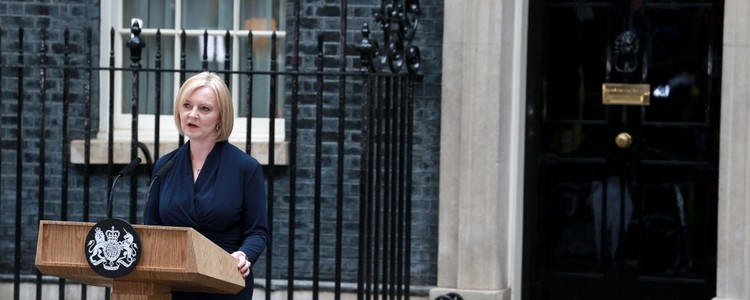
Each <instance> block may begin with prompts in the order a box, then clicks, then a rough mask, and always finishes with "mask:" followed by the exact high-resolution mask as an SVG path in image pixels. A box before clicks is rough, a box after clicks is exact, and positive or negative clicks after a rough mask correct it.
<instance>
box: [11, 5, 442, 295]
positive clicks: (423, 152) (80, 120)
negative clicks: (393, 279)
mask: <svg viewBox="0 0 750 300" xmlns="http://www.w3.org/2000/svg"><path fill="white" fill-rule="evenodd" d="M301 2H302V3H301V19H300V28H301V33H300V69H301V70H302V71H309V70H312V69H314V68H315V66H316V61H317V60H316V56H317V40H316V39H317V36H318V35H319V34H321V33H322V34H323V36H324V38H325V53H326V67H327V69H328V70H331V71H336V70H338V58H339V55H340V51H345V53H346V57H347V58H346V62H347V70H349V71H351V70H355V69H357V68H359V63H358V53H357V51H356V49H355V45H356V44H357V42H359V40H360V39H361V33H360V29H361V27H362V24H363V23H369V24H370V28H371V30H373V31H374V34H373V38H375V39H377V38H379V37H380V35H378V33H377V31H378V26H377V25H376V24H375V22H374V20H373V18H372V13H373V12H374V11H375V9H376V8H377V7H378V6H379V1H375V0H351V1H348V5H349V7H348V11H346V12H345V13H346V15H347V23H348V25H347V33H346V39H347V47H346V48H345V49H341V48H340V47H339V40H340V38H339V32H340V23H339V22H340V16H341V13H342V11H341V8H340V3H339V1H336V0H329V1H324V2H323V3H321V1H311V0H306V1H301ZM420 5H421V6H420V7H421V11H422V15H421V17H420V27H419V29H418V32H417V35H416V40H415V41H414V44H415V45H418V46H419V47H420V50H421V54H422V71H421V73H422V74H423V75H424V77H423V79H422V81H421V82H420V83H418V84H417V85H416V90H415V96H416V99H415V112H414V130H415V134H414V143H415V144H414V153H415V156H414V162H413V167H414V182H413V186H412V190H413V197H412V199H413V201H414V204H413V213H412V218H413V229H412V234H413V240H412V247H411V251H412V258H411V261H412V264H411V266H410V268H411V273H412V281H411V282H412V284H416V285H434V284H435V283H436V281H437V265H436V262H437V221H438V220H437V215H438V211H437V210H438V161H439V124H440V81H441V75H440V71H441V67H440V66H441V56H442V24H443V21H442V15H443V1H442V0H427V1H420ZM293 8H294V7H293V5H292V3H289V4H288V7H287V13H288V14H289V16H288V17H287V26H291V25H292V24H293V22H292V21H291V20H292V18H293V16H292V13H293ZM98 26H99V2H98V1H94V0H80V1H65V2H27V1H4V2H0V30H1V32H2V35H1V36H0V38H2V40H0V51H1V52H2V63H3V64H4V65H9V64H10V65H12V64H15V63H17V61H18V51H19V46H18V45H19V39H18V35H19V28H21V27H23V28H24V31H25V32H24V41H23V51H24V53H25V55H24V59H25V61H26V62H31V61H33V62H37V61H38V60H39V59H40V58H39V57H40V55H39V52H40V35H41V32H42V29H43V28H49V29H47V40H46V43H47V53H48V55H49V56H50V57H49V60H50V61H54V62H56V63H60V62H62V60H63V59H64V58H63V56H62V53H63V52H64V47H63V38H64V34H63V30H64V28H66V27H67V28H70V29H71V31H70V40H71V41H72V43H71V48H70V51H71V52H72V53H75V54H76V56H74V57H73V58H72V60H73V64H81V65H85V64H86V61H85V60H86V57H85V56H83V55H82V54H85V52H86V51H88V50H87V49H86V43H85V41H86V31H85V30H83V28H91V29H92V33H93V40H92V46H93V49H98V47H99V45H100V42H99V33H98V30H99V27H98ZM287 31H288V32H291V28H288V29H287ZM291 42H292V39H288V40H287V44H286V50H287V64H288V67H290V66H291V62H292V59H291V56H290V55H291V54H290V53H291V50H292V47H291ZM107 43H108V42H106V41H102V42H101V44H105V45H106V44H107ZM92 54H93V57H92V59H93V64H94V65H97V64H98V59H99V58H98V55H99V54H100V53H99V51H98V50H94V51H93V53H92ZM101 54H102V55H107V54H108V53H106V52H102V53H101ZM1 72H2V74H3V75H2V81H1V82H0V87H2V91H1V92H2V99H0V101H2V102H0V113H1V114H2V131H1V132H0V138H1V139H2V140H1V141H0V144H1V145H2V157H0V159H2V161H0V167H1V168H2V169H0V172H1V173H2V180H0V273H2V274H1V275H8V274H11V273H12V270H13V266H14V251H15V243H14V239H15V231H16V226H15V220H16V208H17V205H16V203H17V201H16V200H17V193H16V185H17V183H18V179H17V178H16V167H17V165H16V160H17V151H16V147H17V144H16V141H17V140H18V134H17V133H16V126H17V121H18V118H17V115H16V114H17V111H18V106H17V98H18V92H17V86H18V84H17V82H16V79H15V78H16V77H15V73H14V72H15V71H14V70H11V69H9V68H5V69H3V70H1ZM40 72H41V69H28V70H27V71H26V73H25V74H24V76H25V77H24V78H25V79H24V84H23V86H24V93H25V95H26V96H25V98H24V100H23V105H24V113H23V115H22V120H23V128H24V129H23V145H22V146H23V149H24V150H23V153H22V155H21V157H22V161H23V162H22V163H23V168H22V173H23V176H22V181H21V182H20V184H21V185H22V190H21V197H20V202H21V203H22V219H21V222H22V228H21V232H22V235H21V237H22V247H21V249H22V250H21V252H22V262H21V269H22V272H23V273H24V274H33V270H34V267H33V255H34V251H35V247H36V227H37V222H38V219H39V210H38V208H39V203H38V200H39V199H41V198H42V197H41V196H40V193H39V190H40V185H39V180H40V173H41V169H40V167H41V164H40V161H42V159H41V157H40V154H39V148H40V145H41V139H40V137H41V134H40V133H39V132H40V128H41V126H40V125H41V124H42V122H44V123H43V124H44V125H45V127H46V130H45V139H44V141H45V151H44V154H43V156H44V161H45V164H44V166H45V170H44V172H43V174H44V181H45V185H44V187H43V188H42V189H43V190H44V194H43V195H44V197H43V199H44V211H43V216H44V218H47V219H67V220H85V217H84V215H83V214H84V207H83V205H82V202H81V201H82V199H83V198H84V189H83V186H84V185H83V182H84V180H85V176H84V175H85V174H89V176H90V177H89V178H90V180H91V181H90V182H91V192H90V194H89V195H90V197H91V198H90V200H91V205H90V206H89V207H88V210H89V218H88V219H89V220H92V221H96V220H99V219H101V218H103V217H104V211H105V201H106V198H107V195H106V190H107V188H108V185H109V184H108V180H107V175H106V174H107V169H106V167H104V166H97V167H93V168H91V169H90V170H84V169H83V168H82V166H78V165H75V166H71V167H70V177H69V179H68V184H67V189H68V191H67V195H68V199H69V204H68V205H67V206H66V216H63V215H62V214H63V212H64V211H63V209H62V208H61V199H63V197H62V194H63V183H62V176H61V175H60V174H62V170H63V166H62V155H63V153H62V149H63V148H62V145H61V141H62V134H61V131H60V130H59V128H60V126H61V124H62V119H63V117H62V100H61V99H62V96H61V95H62V92H63V83H62V82H61V79H60V78H62V70H60V69H48V70H45V72H46V73H47V76H48V77H47V80H46V81H45V82H44V84H45V86H46V87H48V89H47V92H46V99H47V103H46V113H47V116H45V118H43V119H42V118H39V116H40V113H41V110H42V109H41V104H40V102H41V100H40V99H41V98H40V97H41V94H40V92H39V87H40V84H41V83H40V80H39V78H40V76H39V74H40ZM74 72H77V71H74ZM72 75H74V77H75V78H79V79H75V80H74V81H72V82H71V83H69V84H68V87H70V94H71V96H70V99H71V100H70V118H69V119H68V121H69V124H70V125H69V126H70V129H69V138H70V139H82V138H83V136H84V115H85V110H84V106H83V104H84V100H85V96H84V95H85V89H86V82H85V81H84V80H83V79H80V78H82V77H83V74H78V73H73V74H72ZM93 82H94V86H92V87H91V88H92V89H93V90H92V92H93V94H92V95H93V97H92V99H91V101H92V104H93V106H92V116H93V117H94V120H93V123H92V124H91V126H92V128H93V129H94V130H96V128H98V121H99V120H98V105H97V103H98V102H99V101H100V100H99V95H98V92H97V88H98V78H97V77H96V75H95V76H94V78H93ZM286 83H287V84H289V83H290V81H289V79H288V78H287V81H286ZM314 87H315V84H314V79H313V78H302V79H301V80H300V89H301V90H300V106H299V118H298V123H299V126H300V129H299V131H298V143H299V146H298V147H299V148H298V151H299V155H298V164H297V168H298V169H297V185H296V186H295V188H294V189H295V192H296V195H297V208H296V215H297V219H296V220H295V224H296V227H295V228H296V233H295V237H294V239H295V242H296V245H295V252H294V253H295V264H294V265H295V269H294V272H295V276H296V277H297V278H300V279H305V278H311V277H312V247H311V244H312V223H313V222H312V220H313V219H312V218H313V201H312V199H313V195H314V168H313V167H314V157H313V153H314V151H313V149H314V148H313V147H314V141H315V132H314V125H315V121H314V120H315V118H314V113H315V106H314V104H315V102H314V101H315V97H314ZM324 89H325V90H326V91H327V92H330V93H331V94H330V95H329V96H327V97H326V98H325V99H324V101H325V104H324V111H325V112H326V115H335V110H337V109H338V97H337V93H338V89H339V85H338V77H326V84H325V88H324ZM289 90H291V89H290V88H287V91H289ZM361 90H362V88H361V85H360V83H359V82H358V81H356V80H354V79H352V78H351V77H350V78H347V84H346V91H347V92H346V93H347V94H353V95H357V94H360V93H361ZM288 96H290V95H288ZM103 98H105V97H103ZM359 101H360V100H358V99H356V97H354V98H352V97H347V110H346V120H347V123H346V126H347V132H346V135H345V139H346V141H347V142H349V143H351V144H353V145H358V144H359V138H360V137H359V129H360V125H361V124H360V122H359V118H361V106H360V105H359V104H360V102H359ZM288 103H289V100H287V106H286V109H285V110H286V111H285V114H286V117H287V129H289V128H290V120H289V116H291V108H290V106H289V104H288ZM323 130H324V136H325V137H326V140H328V141H330V140H334V141H335V138H336V135H337V131H338V120H337V119H333V118H326V119H325V120H324V123H323ZM290 135H291V133H290V132H287V137H289V136H290ZM336 152H337V149H336V145H335V144H334V143H330V142H326V143H325V144H324V149H323V156H324V157H323V185H322V195H323V204H322V205H323V211H324V213H323V216H322V222H323V224H322V229H323V230H322V232H323V235H322V238H323V245H322V247H321V251H322V256H323V257H326V258H325V259H323V261H322V262H321V268H322V269H321V272H322V273H321V279H322V280H332V279H333V271H334V270H333V267H334V261H333V259H332V258H328V257H333V255H332V253H333V251H334V249H333V246H334V242H333V241H334V236H333V233H334V232H335V227H334V224H335V215H334V214H333V213H332V211H333V210H334V209H335V200H336V196H335V195H336V193H335V192H336V188H335V185H336V182H335V178H336V177H335V174H336V169H335V167H336V165H337V162H336ZM359 153H360V152H359V149H358V148H356V147H347V148H346V158H345V165H346V167H345V170H346V172H345V178H346V179H345V212H344V218H345V237H344V244H345V245H347V246H346V247H345V249H344V253H343V255H344V258H345V263H344V274H343V278H344V280H345V281H355V280H356V278H357V277H356V276H357V273H356V268H357V265H356V262H357V260H356V258H357V250H356V248H353V247H356V245H357V241H358V239H359V236H358V230H357V228H358V226H357V221H358V218H359V211H358V201H359V200H358V197H359V189H358V185H359V179H358V177H359V171H358V170H359V159H360V154H359ZM274 171H275V173H276V176H275V191H274V193H275V196H276V199H275V202H274V206H275V208H276V211H275V217H274V232H273V241H274V252H273V255H274V262H273V274H274V275H273V277H274V278H285V277H286V276H287V275H288V270H287V267H288V258H289V256H288V254H287V253H288V249H287V248H288V247H287V245H288V241H289V234H288V233H289V230H288V228H289V218H288V216H289V214H290V211H289V194H290V189H291V188H290V187H289V180H288V178H289V167H281V168H277V169H275V170H274ZM148 174H149V170H147V168H144V167H142V168H141V169H140V170H139V179H138V180H139V190H138V195H137V198H138V199H145V197H146V195H145V194H146V183H147V181H148ZM127 181H128V180H127V179H121V181H120V182H119V183H118V184H119V186H118V188H117V189H116V195H115V197H116V199H123V200H124V199H128V198H129V192H128V187H127ZM119 202H122V203H118V204H117V207H116V211H121V212H120V213H119V214H120V215H117V214H118V213H116V217H121V218H125V219H127V218H128V213H127V212H128V210H129V209H130V208H129V207H128V206H127V203H126V202H127V201H119ZM140 205H142V203H141V204H139V206H140ZM134 210H135V211H137V212H138V217H139V220H137V221H140V217H141V214H140V211H141V210H142V208H141V207H138V208H134ZM265 268H266V260H265V257H262V258H261V259H260V261H259V263H258V265H257V266H256V267H255V272H256V277H264V276H265Z"/></svg>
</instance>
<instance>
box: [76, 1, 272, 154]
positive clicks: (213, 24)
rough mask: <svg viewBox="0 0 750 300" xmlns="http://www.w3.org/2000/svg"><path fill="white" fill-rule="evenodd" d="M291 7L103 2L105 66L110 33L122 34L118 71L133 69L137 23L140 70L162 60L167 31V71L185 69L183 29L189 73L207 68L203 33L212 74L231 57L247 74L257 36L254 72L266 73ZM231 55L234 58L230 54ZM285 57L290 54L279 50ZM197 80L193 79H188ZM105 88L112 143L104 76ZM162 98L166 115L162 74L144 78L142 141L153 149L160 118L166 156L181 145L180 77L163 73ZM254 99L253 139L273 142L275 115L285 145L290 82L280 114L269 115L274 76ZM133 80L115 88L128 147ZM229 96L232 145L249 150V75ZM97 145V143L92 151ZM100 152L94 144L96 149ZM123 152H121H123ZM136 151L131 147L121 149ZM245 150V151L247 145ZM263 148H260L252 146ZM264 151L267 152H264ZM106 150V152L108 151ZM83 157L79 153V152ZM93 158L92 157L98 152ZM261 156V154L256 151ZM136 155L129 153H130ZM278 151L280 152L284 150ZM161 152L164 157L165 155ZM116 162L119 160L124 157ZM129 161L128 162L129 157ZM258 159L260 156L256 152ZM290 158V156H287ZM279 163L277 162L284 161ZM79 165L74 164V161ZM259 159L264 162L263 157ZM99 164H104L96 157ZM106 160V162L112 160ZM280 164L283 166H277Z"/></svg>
mask: <svg viewBox="0 0 750 300" xmlns="http://www.w3.org/2000/svg"><path fill="white" fill-rule="evenodd" d="M284 10H285V7H284V4H283V1H274V0H209V1H205V0H165V1H148V0H128V1H102V3H101V13H102V22H101V24H102V25H101V30H100V32H101V37H100V40H101V41H102V42H101V47H102V48H101V49H102V50H101V53H100V65H102V66H108V65H109V50H110V49H109V40H110V29H111V28H114V30H115V43H114V47H115V50H114V53H115V65H116V67H119V68H123V67H124V68H127V67H128V66H129V65H130V49H129V48H128V47H127V41H128V39H130V35H131V30H130V29H131V22H132V21H134V20H138V21H139V23H140V26H141V28H142V31H141V35H140V36H141V38H142V39H143V40H144V41H145V42H146V48H145V49H143V52H142V55H141V57H142V59H141V62H140V63H141V66H142V67H144V68H154V66H155V60H156V56H155V55H156V44H157V42H156V32H157V29H159V30H160V32H161V67H162V68H164V69H179V68H180V53H181V51H182V49H181V47H182V41H181V39H182V37H181V33H182V31H183V29H184V30H185V33H186V40H185V43H184V44H185V48H186V49H185V52H186V56H187V60H186V64H187V65H186V66H185V67H186V68H187V69H190V70H200V69H202V64H203V61H202V57H203V48H204V41H203V40H204V31H205V30H207V31H208V35H209V37H208V41H207V43H206V44H207V45H208V46H207V51H206V52H207V54H208V63H209V66H208V68H209V70H223V69H224V63H225V60H226V59H225V55H229V58H230V62H231V69H232V70H243V71H245V70H247V69H248V66H247V51H248V32H249V31H250V30H252V33H253V49H252V51H253V69H255V70H259V71H268V70H270V58H271V34H272V32H274V31H276V35H277V47H278V49H283V45H284V39H285V37H286V32H285V31H283V30H281V29H283V28H285V11H284ZM227 30H228V31H229V33H230V39H231V42H230V44H231V45H229V47H226V50H225V45H224V44H225V41H224V40H225V35H226V33H227ZM227 52H228V53H227ZM280 52H283V51H280ZM277 60H278V61H277V62H278V68H279V70H283V68H284V61H283V60H284V55H277ZM189 75H191V74H188V75H187V76H189ZM100 77H101V78H102V80H101V81H102V83H101V85H100V95H102V97H100V99H101V100H100V101H101V103H100V116H101V118H100V120H102V122H100V126H99V127H100V128H99V136H98V139H99V140H103V141H104V142H106V139H107V136H108V131H109V129H108V122H107V116H108V115H109V101H108V97H107V96H106V95H109V93H110V90H109V89H110V86H109V82H108V80H107V78H109V74H108V73H107V72H106V71H103V72H102V73H101V74H100ZM160 78H161V89H160V97H159V98H160V99H161V105H160V110H161V113H160V115H159V116H156V115H155V112H156V106H155V105H156V104H155V103H156V97H157V93H156V91H155V82H156V73H155V72H141V73H139V91H138V92H139V95H138V96H139V97H138V98H139V104H138V105H139V107H138V110H139V112H138V114H139V117H138V127H139V132H138V137H139V138H138V139H139V141H141V142H144V143H145V144H147V145H150V144H149V142H153V139H154V129H155V123H156V122H155V120H156V118H159V123H160V125H159V127H160V130H159V134H160V142H161V144H167V146H166V147H160V152H162V153H161V154H164V153H166V152H167V151H171V150H172V149H174V148H175V146H173V145H176V143H177V140H178V131H177V129H176V128H175V125H174V119H173V116H172V110H173V101H174V96H175V95H176V94H177V90H178V89H179V86H180V78H179V74H173V73H171V72H162V73H161V77H160ZM278 80H279V81H278V82H279V83H281V82H283V77H281V76H279V77H278ZM252 82H253V88H252V91H253V95H252V103H253V104H252V105H253V107H252V111H253V117H252V118H251V120H250V122H252V131H253V132H252V133H251V140H252V141H253V143H256V142H258V143H268V142H269V139H270V137H269V118H270V117H273V118H275V119H274V124H275V137H274V141H275V143H277V144H278V143H282V142H283V140H284V120H283V118H284V116H283V106H284V103H283V99H284V97H283V94H284V93H283V90H281V89H283V84H279V85H278V86H279V88H280V90H279V91H277V92H278V94H277V103H278V105H277V107H276V109H275V110H274V114H275V116H269V114H270V108H269V107H268V105H269V98H270V97H269V93H270V88H269V87H270V85H269V82H270V76H268V75H256V76H254V77H253V80H252ZM131 85H132V81H131V77H130V72H128V71H124V72H116V73H115V84H114V86H113V87H112V88H113V89H114V91H113V92H114V93H113V94H114V95H115V96H114V98H115V99H114V103H115V104H114V109H113V111H114V116H113V117H114V124H115V125H114V127H115V128H114V132H113V133H114V136H115V140H116V141H121V142H123V143H124V141H127V142H128V143H129V141H130V138H131V118H132V117H131V110H132V106H131V102H130V99H131V97H132V88H131ZM229 85H230V90H231V92H232V96H233V98H234V102H235V126H234V130H233V133H232V136H231V137H230V141H231V142H234V143H236V144H238V145H244V142H245V138H246V135H247V132H246V128H247V123H246V122H248V120H247V118H246V114H247V109H248V107H247V104H246V103H245V100H246V99H247V90H248V89H247V77H246V76H244V75H243V76H241V75H239V74H233V75H231V78H230V81H229ZM93 144H95V143H94V142H92V145H93ZM92 147H94V146H92ZM117 147H118V146H116V149H115V151H116V152H117ZM120 148H125V149H129V146H127V147H124V146H122V147H120ZM240 148H243V147H240ZM253 148H256V147H253ZM261 148H263V147H261ZM105 149H106V148H105ZM73 152H74V153H75V152H76V151H75V150H74V151H73ZM92 152H93V151H92ZM253 152H255V151H253ZM126 153H129V152H126ZM277 153H278V152H277ZM161 154H160V155H161ZM115 156H118V155H117V154H116V155H115ZM123 156H125V158H126V160H129V155H123ZM254 156H255V153H254ZM283 156H284V157H285V155H283ZM277 157H278V156H277ZM74 160H75V158H74ZM259 160H261V161H262V159H261V158H259ZM92 161H97V159H95V158H93V157H92ZM105 162H106V161H105ZM277 163H279V162H278V161H277Z"/></svg>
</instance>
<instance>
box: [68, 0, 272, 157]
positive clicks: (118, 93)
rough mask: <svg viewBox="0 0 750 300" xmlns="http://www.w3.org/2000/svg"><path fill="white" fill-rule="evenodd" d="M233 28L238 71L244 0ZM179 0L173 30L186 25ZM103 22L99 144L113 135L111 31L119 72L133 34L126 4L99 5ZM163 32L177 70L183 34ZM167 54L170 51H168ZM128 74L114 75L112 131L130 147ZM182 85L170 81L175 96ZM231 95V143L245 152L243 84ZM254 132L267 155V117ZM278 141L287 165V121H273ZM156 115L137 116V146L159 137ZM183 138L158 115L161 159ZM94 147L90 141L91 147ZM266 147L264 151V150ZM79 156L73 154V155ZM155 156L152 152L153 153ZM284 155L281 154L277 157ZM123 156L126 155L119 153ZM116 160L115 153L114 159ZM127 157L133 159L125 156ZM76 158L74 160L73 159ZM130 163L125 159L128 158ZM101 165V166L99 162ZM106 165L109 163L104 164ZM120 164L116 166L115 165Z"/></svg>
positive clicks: (194, 32)
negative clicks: (126, 104)
mask: <svg viewBox="0 0 750 300" xmlns="http://www.w3.org/2000/svg"><path fill="white" fill-rule="evenodd" d="M233 5H234V9H233V16H232V18H233V19H232V20H233V25H232V26H233V28H232V30H230V36H231V38H232V47H231V68H232V70H239V69H240V64H241V62H242V61H243V59H242V56H241V53H240V45H239V38H240V36H247V35H248V33H249V31H248V30H240V21H239V19H240V7H239V5H240V2H239V0H233ZM181 9H182V8H181V1H180V0H176V1H175V24H176V25H175V26H174V27H175V28H178V27H179V26H178V25H177V24H181V23H182V19H181ZM100 10H101V16H102V18H101V22H100V40H101V41H106V42H103V43H102V46H101V48H100V55H99V64H100V65H101V66H102V67H103V69H102V71H100V78H102V80H100V81H99V82H100V83H99V91H100V95H102V96H101V97H100V101H99V115H100V122H99V131H98V135H97V139H98V140H103V141H106V140H107V139H108V135H109V121H108V120H109V109H110V107H109V97H108V96H105V95H109V93H110V88H112V87H110V85H109V80H105V79H106V78H109V76H110V74H109V71H108V70H106V69H104V68H108V67H109V56H110V54H109V51H110V50H111V49H109V45H110V44H111V43H110V31H111V29H112V28H114V29H115V35H116V36H115V41H114V47H115V50H114V55H115V67H116V68H123V67H128V66H123V65H122V64H123V63H124V62H125V59H124V57H123V56H124V55H125V51H124V47H126V45H125V43H126V42H127V39H123V38H122V37H123V36H129V35H130V28H129V27H128V28H123V27H121V25H122V24H124V22H123V16H122V13H121V12H122V11H123V3H122V1H102V3H101V6H100ZM142 28H143V29H142V32H141V35H142V36H143V35H155V33H156V28H149V27H148V24H145V26H142ZM160 31H161V33H162V38H174V41H175V43H174V45H175V46H174V51H175V55H174V59H175V60H176V61H175V62H174V65H175V66H178V65H179V61H178V60H179V57H180V53H179V52H180V47H181V43H180V40H181V37H180V34H181V32H182V29H179V30H177V29H160ZM185 33H186V35H188V36H199V35H203V33H204V30H203V29H185ZM208 33H209V35H218V36H222V37H223V36H224V35H225V34H226V30H208ZM273 33H274V32H273V31H268V30H266V31H262V30H253V36H254V37H262V36H267V37H270V36H271V35H272V34H273ZM276 36H277V39H278V41H279V45H283V44H284V43H283V41H284V39H285V37H286V31H282V30H278V31H276ZM167 51H169V50H167ZM278 58H279V59H283V55H279V56H278ZM126 73H127V71H125V72H115V76H114V77H115V79H114V80H115V81H114V82H115V83H114V87H113V88H114V93H113V94H114V97H115V99H114V105H115V107H114V109H113V111H114V116H113V120H114V125H113V127H114V129H113V137H114V140H115V143H118V144H119V143H125V142H127V143H128V145H129V143H130V139H131V136H132V129H131V128H132V115H131V114H129V113H123V112H122V109H121V108H122V101H124V100H125V99H123V88H124V87H123V86H122V84H123V74H126ZM231 76H232V79H231V80H232V82H239V80H241V77H240V75H239V74H232V75H231ZM168 85H169V83H165V84H164V86H168ZM179 86H180V82H179V76H174V80H173V82H172V87H173V89H174V94H175V95H176V94H177V90H178V89H179ZM230 92H231V93H232V95H233V96H232V97H233V101H234V103H235V116H236V117H235V124H234V130H233V132H232V135H231V136H230V138H229V140H230V142H232V143H233V144H236V145H238V146H241V147H240V148H241V149H244V145H245V142H246V138H247V130H246V129H247V118H246V117H244V116H241V115H238V114H237V110H238V108H239V105H237V104H238V101H242V98H243V96H242V95H244V94H243V92H242V91H240V84H234V85H232V86H231V87H230ZM165 100H169V101H173V100H174V99H165ZM279 101H283V99H279ZM251 122H252V132H251V135H250V137H251V139H250V140H251V143H252V144H253V146H252V148H253V149H257V148H259V147H256V146H255V145H256V144H258V146H260V148H265V150H266V152H267V150H268V144H269V143H270V142H271V137H270V122H269V118H257V117H255V118H252V120H251ZM274 126H275V130H274V139H273V142H274V143H275V144H277V147H276V149H277V150H276V151H275V153H276V157H277V158H278V161H276V162H275V163H276V164H279V163H283V162H285V161H286V159H285V158H286V154H285V153H286V151H285V150H284V149H285V147H284V146H285V145H286V143H285V142H284V140H285V131H286V130H285V122H284V117H280V118H275V120H274ZM154 133H155V116H154V115H151V114H139V115H138V140H139V142H143V143H144V144H146V145H152V144H153V143H154V139H155V134H154ZM178 138H179V132H178V131H177V128H176V127H175V124H174V117H173V116H172V115H171V114H170V115H161V116H160V128H159V139H160V145H164V146H165V147H160V152H162V153H160V154H159V156H161V155H163V154H164V153H166V152H169V151H171V150H173V149H174V148H175V145H176V142H177V141H178ZM93 144H95V143H92V145H93ZM263 145H265V146H266V147H263ZM115 148H116V149H115V150H117V149H118V148H127V149H129V146H128V147H118V146H117V145H116V146H115ZM279 149H282V151H281V152H279ZM73 152H74V153H75V152H76V151H75V150H74V151H73ZM152 155H153V154H152ZM279 155H281V156H279ZM121 156H122V155H121ZM253 156H267V153H266V154H263V153H257V154H256V153H255V150H254V151H253ZM116 157H117V155H116ZM125 157H126V158H128V159H129V155H126V156H125ZM256 158H258V159H259V160H260V161H261V162H263V161H265V160H266V158H267V157H256ZM73 160H74V161H75V160H76V159H75V158H74V159H73ZM126 160H127V159H126ZM97 162H99V160H97V159H92V163H97ZM99 163H101V162H99ZM104 163H106V161H105V162H104ZM115 163H117V162H115Z"/></svg>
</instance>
